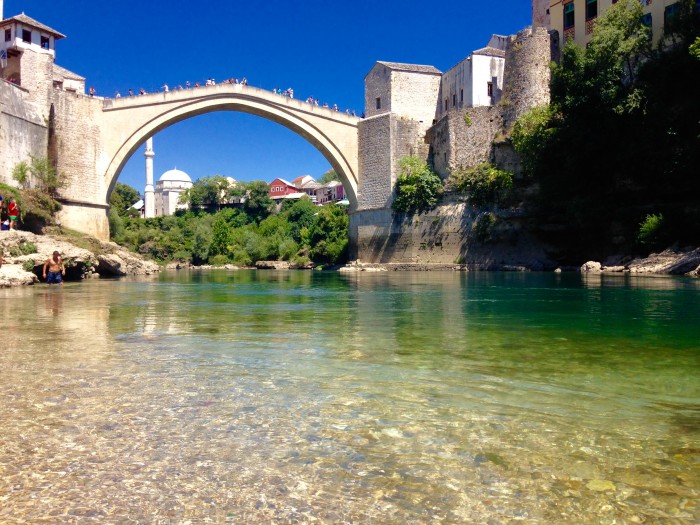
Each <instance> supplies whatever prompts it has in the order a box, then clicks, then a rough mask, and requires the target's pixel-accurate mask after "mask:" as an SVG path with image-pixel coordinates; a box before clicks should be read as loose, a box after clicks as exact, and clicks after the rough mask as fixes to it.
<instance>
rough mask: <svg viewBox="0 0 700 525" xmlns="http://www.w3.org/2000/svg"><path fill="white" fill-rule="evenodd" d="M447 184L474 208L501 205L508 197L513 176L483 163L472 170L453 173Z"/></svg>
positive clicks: (460, 170)
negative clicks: (465, 197) (467, 199)
mask: <svg viewBox="0 0 700 525" xmlns="http://www.w3.org/2000/svg"><path fill="white" fill-rule="evenodd" d="M449 184H450V185H451V186H452V187H453V188H454V190H455V191H457V192H459V193H463V194H465V195H466V196H467V197H469V202H470V203H471V204H473V205H474V206H489V205H503V204H506V203H507V201H508V198H509V196H510V189H511V187H512V186H513V175H512V174H510V173H509V172H507V171H503V170H499V169H498V168H496V167H495V166H493V165H491V164H489V163H488V162H485V163H483V164H479V165H478V166H476V167H474V168H469V169H458V170H455V171H453V172H452V173H451V174H450V179H449Z"/></svg>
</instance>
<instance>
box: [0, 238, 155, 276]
mask: <svg viewBox="0 0 700 525" xmlns="http://www.w3.org/2000/svg"><path fill="white" fill-rule="evenodd" d="M90 247H91V249H89V250H88V249H85V248H80V247H78V246H75V245H74V244H72V243H71V242H70V241H68V240H66V239H64V238H61V237H55V236H51V235H35V234H33V233H30V232H24V231H18V230H13V231H3V232H0V250H2V254H3V265H2V268H0V287H8V286H20V285H25V284H33V283H36V282H39V281H40V279H39V277H40V276H41V275H42V266H43V265H44V263H45V262H46V260H47V259H49V258H50V257H51V255H52V254H53V252H54V250H57V251H58V252H59V253H60V254H61V257H62V258H63V261H64V264H65V267H66V279H67V280H80V279H85V278H89V277H93V276H121V275H150V274H152V273H156V272H158V271H160V267H159V266H158V264H156V263H155V262H153V261H147V260H145V259H142V258H141V257H140V256H138V255H136V254H133V253H131V252H129V251H128V250H126V249H125V248H122V247H121V246H119V245H117V244H115V243H112V242H102V241H97V240H92V241H91V246H90Z"/></svg>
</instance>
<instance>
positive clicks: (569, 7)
mask: <svg viewBox="0 0 700 525" xmlns="http://www.w3.org/2000/svg"><path fill="white" fill-rule="evenodd" d="M572 27H574V3H573V2H569V3H568V4H566V5H564V30H567V29H571V28H572Z"/></svg>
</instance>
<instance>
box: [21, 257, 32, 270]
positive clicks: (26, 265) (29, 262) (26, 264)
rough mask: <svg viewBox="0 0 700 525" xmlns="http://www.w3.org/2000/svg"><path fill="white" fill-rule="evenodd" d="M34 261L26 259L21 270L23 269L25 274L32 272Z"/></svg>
mask: <svg viewBox="0 0 700 525" xmlns="http://www.w3.org/2000/svg"><path fill="white" fill-rule="evenodd" d="M34 266H35V263H34V259H27V260H26V261H24V262H23V263H22V268H23V269H24V271H25V272H33V271H34Z"/></svg>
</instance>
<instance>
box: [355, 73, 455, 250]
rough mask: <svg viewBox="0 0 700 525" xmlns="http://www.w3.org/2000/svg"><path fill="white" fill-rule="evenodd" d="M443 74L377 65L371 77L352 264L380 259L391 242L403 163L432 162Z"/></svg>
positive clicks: (362, 136) (362, 125)
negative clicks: (431, 135)
mask: <svg viewBox="0 0 700 525" xmlns="http://www.w3.org/2000/svg"><path fill="white" fill-rule="evenodd" d="M441 78H442V73H441V72H440V71H439V70H437V69H436V68H434V67H433V66H424V65H415V64H399V63H395V62H377V63H376V64H375V65H374V67H373V68H372V69H371V70H370V72H369V73H368V74H367V76H366V77H365V112H366V118H365V119H364V120H362V121H360V122H359V123H358V147H359V159H358V171H359V180H358V190H357V209H356V210H355V213H353V214H352V215H351V216H350V246H351V247H352V248H351V253H350V258H351V259H360V260H362V259H363V257H365V259H367V260H373V259H375V258H376V257H375V254H373V253H370V252H373V251H374V247H373V245H374V244H375V243H374V240H376V239H386V238H388V237H390V236H391V229H392V222H393V214H392V210H391V204H392V202H393V200H394V183H395V182H396V178H397V175H398V173H397V171H398V162H399V159H401V158H402V157H405V156H408V155H415V156H417V157H420V158H422V159H425V160H427V158H428V145H427V144H426V142H425V133H426V131H427V130H428V128H430V126H432V125H433V121H434V119H435V110H436V107H437V101H438V96H439V92H440V79H441Z"/></svg>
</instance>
